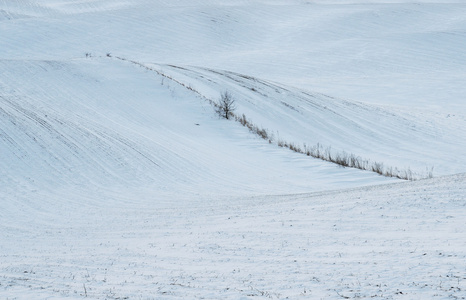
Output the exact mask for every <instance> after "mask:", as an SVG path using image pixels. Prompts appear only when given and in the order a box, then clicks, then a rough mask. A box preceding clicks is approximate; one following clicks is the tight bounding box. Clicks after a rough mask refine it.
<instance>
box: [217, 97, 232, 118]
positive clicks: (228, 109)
mask: <svg viewBox="0 0 466 300" xmlns="http://www.w3.org/2000/svg"><path fill="white" fill-rule="evenodd" d="M235 109H236V105H235V99H233V96H231V94H230V92H228V91H225V92H223V93H222V94H221V95H220V99H219V100H218V102H217V107H216V112H217V113H218V114H219V115H220V116H221V117H223V118H225V119H230V116H231V115H232V114H233V111H234V110H235Z"/></svg>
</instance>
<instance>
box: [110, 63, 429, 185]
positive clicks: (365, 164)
mask: <svg viewBox="0 0 466 300" xmlns="http://www.w3.org/2000/svg"><path fill="white" fill-rule="evenodd" d="M107 57H112V56H111V55H108V54H107ZM115 58H116V59H119V60H122V61H127V62H130V63H132V64H135V65H138V66H140V67H142V68H145V69H146V70H149V71H153V72H156V73H157V74H158V75H160V76H163V77H164V78H167V79H169V80H171V81H173V82H175V83H177V84H179V85H180V86H182V87H184V88H186V89H188V90H190V91H192V92H194V93H196V94H197V95H198V96H199V97H201V98H202V99H204V100H206V101H207V102H208V103H209V104H210V105H212V106H213V108H214V110H215V111H216V112H217V113H218V114H219V115H220V116H221V117H223V118H225V119H232V120H234V121H236V122H239V123H240V124H241V125H243V126H244V127H246V128H248V129H249V131H250V132H252V133H254V134H256V135H257V136H259V137H260V138H262V139H264V140H266V141H268V142H269V143H270V144H272V143H275V144H276V145H277V146H279V147H283V148H288V149H290V150H291V151H294V152H296V153H301V154H304V155H307V156H311V157H314V158H318V159H321V160H323V161H327V162H331V163H335V164H337V165H339V166H342V167H348V168H354V169H360V170H364V171H371V172H375V173H377V174H380V175H382V176H385V177H393V178H398V179H403V180H411V181H414V180H420V179H427V178H432V177H433V168H432V169H431V170H426V172H425V174H419V173H415V172H413V171H411V169H410V168H408V169H404V170H400V169H398V168H396V167H386V166H384V164H383V163H381V162H376V161H371V160H369V159H364V158H362V157H360V156H357V155H355V154H352V153H350V154H348V153H346V152H337V153H334V152H333V151H332V149H331V147H324V146H322V145H321V144H319V143H317V144H316V145H314V146H311V147H309V146H307V145H306V144H303V147H300V146H299V145H297V144H295V143H290V142H286V141H283V140H281V139H280V138H278V139H277V140H275V138H274V135H273V133H270V132H269V131H268V130H267V129H265V128H262V127H259V126H257V125H255V124H254V123H253V122H252V121H251V120H250V119H248V118H247V117H246V116H245V115H244V114H241V116H239V115H238V114H236V113H235V112H234V111H235V109H236V106H235V100H234V99H233V97H232V95H231V94H230V93H229V92H228V91H225V92H223V93H222V94H221V96H220V99H219V101H214V100H212V99H209V98H207V97H206V96H204V95H203V94H201V93H200V92H199V91H197V90H196V89H194V88H193V87H192V86H191V85H186V84H185V83H183V82H181V81H178V80H176V79H174V78H173V77H171V76H170V75H167V74H165V73H163V72H161V71H159V70H156V69H154V68H151V67H148V66H146V65H144V64H142V63H139V62H137V61H134V60H128V59H126V58H122V57H118V56H115ZM172 67H175V66H172Z"/></svg>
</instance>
